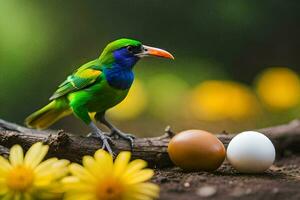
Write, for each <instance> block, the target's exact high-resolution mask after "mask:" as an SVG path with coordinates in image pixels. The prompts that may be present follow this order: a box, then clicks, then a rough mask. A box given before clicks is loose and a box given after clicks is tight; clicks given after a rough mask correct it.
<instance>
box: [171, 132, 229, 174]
mask: <svg viewBox="0 0 300 200" xmlns="http://www.w3.org/2000/svg"><path fill="white" fill-rule="evenodd" d="M168 153H169V156H170V158H171V160H172V161H173V163H174V164H175V165H177V166H179V167H180V168H182V169H184V170H187V171H213V170H216V169H217V168H218V167H219V166H220V165H221V164H222V163H223V161H224V159H225V147H224V145H223V143H222V142H221V141H220V140H219V139H218V138H217V137H216V136H215V135H213V134H211V133H209V132H206V131H202V130H186V131H183V132H181V133H178V134H176V135H175V136H174V137H173V138H172V139H171V141H170V142H169V145H168Z"/></svg>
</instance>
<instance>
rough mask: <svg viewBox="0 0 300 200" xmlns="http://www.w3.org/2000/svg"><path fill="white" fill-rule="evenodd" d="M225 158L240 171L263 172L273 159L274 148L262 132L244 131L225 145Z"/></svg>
mask: <svg viewBox="0 0 300 200" xmlns="http://www.w3.org/2000/svg"><path fill="white" fill-rule="evenodd" d="M227 160H228V161H229V163H230V164H231V165H232V166H233V167H234V168H235V169H236V170H238V171H240V172H244V173H259V172H264V171H265V170H267V169H268V168H269V167H270V166H271V165H272V164H273V162H274V160H275V148H274V145H273V144H272V142H271V140H270V139H269V138H267V136H265V135H264V134H262V133H259V132H256V131H245V132H242V133H240V134H238V135H236V136H235V137H234V138H233V139H232V140H231V141H230V143H229V145H228V147H227Z"/></svg>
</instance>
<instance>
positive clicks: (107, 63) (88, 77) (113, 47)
mask: <svg viewBox="0 0 300 200" xmlns="http://www.w3.org/2000/svg"><path fill="white" fill-rule="evenodd" d="M148 56H154V57H162V58H167V59H174V56H173V55H172V54H171V53H169V52H168V51H166V50H163V49H160V48H155V47H151V46H147V45H143V44H142V43H141V42H140V41H138V40H135V39H128V38H121V39H118V40H115V41H112V42H110V43H109V44H108V45H107V46H106V47H105V48H104V50H103V51H102V53H101V54H100V56H99V58H97V59H94V60H92V61H90V62H87V63H86V64H83V65H82V66H81V67H79V68H78V69H76V70H75V71H74V72H73V73H72V74H71V75H69V76H68V77H67V79H66V80H65V81H64V82H62V83H61V84H60V85H59V86H58V88H57V90H56V91H55V92H54V94H53V95H52V96H51V97H50V98H49V100H50V102H49V103H48V104H47V105H46V106H44V107H42V108H41V109H39V110H37V111H36V112H34V113H32V114H31V115H29V116H28V117H27V118H26V119H25V125H26V126H27V127H29V128H35V129H40V130H41V129H46V128H48V127H49V126H51V125H52V124H54V123H55V122H57V121H58V120H60V119H61V118H63V117H65V116H68V115H71V114H74V115H75V116H76V117H77V118H79V119H80V120H82V121H83V122H84V123H85V124H86V125H87V126H89V128H90V130H91V133H90V134H88V137H95V138H98V139H100V140H101V141H102V149H105V150H107V151H108V152H109V153H110V154H112V155H114V152H113V150H112V148H111V146H110V143H111V142H112V138H113V137H120V138H122V139H125V140H127V141H128V142H129V143H130V147H131V149H132V148H133V142H134V139H135V137H134V135H131V134H127V133H124V132H122V131H121V130H120V129H118V128H117V127H116V126H114V125H113V124H112V123H110V122H109V121H108V120H107V119H106V117H105V113H106V111H107V110H109V109H110V108H112V107H114V106H116V105H117V104H119V103H120V102H122V101H123V100H124V98H125V97H126V96H127V94H128V92H129V89H130V87H131V85H132V83H133V81H134V72H133V68H134V66H135V64H136V63H137V62H138V61H139V60H140V59H141V58H144V57H148ZM91 113H96V114H95V115H94V119H95V120H96V121H98V122H100V123H102V124H103V125H105V126H106V127H107V128H109V129H110V134H106V133H104V131H102V130H101V129H99V128H98V127H97V126H96V123H95V122H94V120H93V117H91Z"/></svg>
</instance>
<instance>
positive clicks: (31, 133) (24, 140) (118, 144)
mask: <svg viewBox="0 0 300 200" xmlns="http://www.w3.org/2000/svg"><path fill="white" fill-rule="evenodd" d="M258 131H260V132H262V133H264V134H266V135H267V136H268V137H269V138H270V139H271V140H272V142H273V143H274V145H275V147H276V150H277V153H278V154H281V153H283V152H284V151H287V150H288V151H293V152H300V120H294V121H292V122H290V123H289V124H285V125H280V126H275V127H270V128H265V129H261V130H258ZM172 135H173V133H172V132H171V131H170V129H168V130H166V133H165V134H164V135H163V136H160V137H152V138H137V139H136V140H135V144H134V148H133V152H132V156H133V158H134V159H135V158H141V159H144V160H146V161H147V162H148V163H149V164H150V165H151V166H154V167H166V166H172V163H171V161H170V159H169V156H168V153H167V145H168V143H169V141H170V138H171V137H172ZM233 136H234V135H228V134H219V135H217V137H218V138H219V139H220V140H221V141H222V142H223V143H224V145H225V146H227V145H228V143H229V141H230V140H231V139H232V137H233ZM38 141H42V142H44V143H46V144H48V145H49V146H50V150H49V156H55V157H58V158H65V159H69V160H71V161H73V162H81V158H82V156H84V155H92V154H93V153H94V152H95V151H96V150H97V149H99V148H101V146H102V143H101V142H100V141H99V140H97V139H94V138H86V137H83V136H75V135H72V134H70V133H66V132H65V131H62V130H59V131H53V130H47V131H38V130H33V129H28V128H25V127H23V126H19V125H17V124H13V123H10V122H7V121H4V120H1V119H0V154H4V155H8V149H7V148H10V147H11V146H12V145H14V144H20V145H21V146H22V147H23V148H25V149H28V148H29V147H30V146H31V145H32V144H33V143H35V142H38ZM113 149H114V151H115V152H120V151H129V150H130V147H129V145H128V144H127V142H126V141H123V140H116V141H114V145H113Z"/></svg>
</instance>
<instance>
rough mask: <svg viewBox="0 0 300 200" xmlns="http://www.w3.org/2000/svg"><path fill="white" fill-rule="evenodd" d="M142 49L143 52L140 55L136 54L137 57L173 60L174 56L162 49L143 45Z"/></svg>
mask: <svg viewBox="0 0 300 200" xmlns="http://www.w3.org/2000/svg"><path fill="white" fill-rule="evenodd" d="M143 48H144V51H143V52H142V53H139V54H137V56H139V57H144V56H156V57H162V58H169V59H173V60H174V56H173V55H172V54H170V53H169V52H167V51H165V50H163V49H159V48H155V47H150V46H146V45H143Z"/></svg>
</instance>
